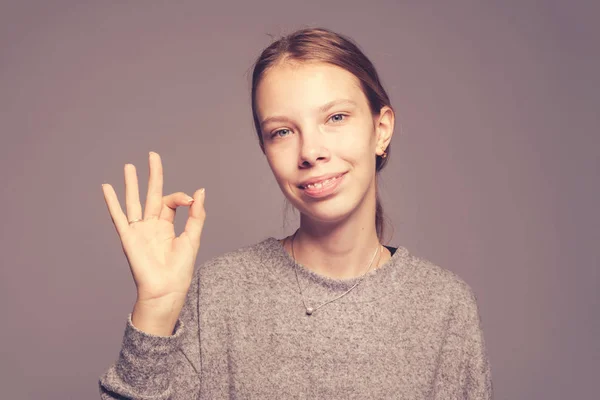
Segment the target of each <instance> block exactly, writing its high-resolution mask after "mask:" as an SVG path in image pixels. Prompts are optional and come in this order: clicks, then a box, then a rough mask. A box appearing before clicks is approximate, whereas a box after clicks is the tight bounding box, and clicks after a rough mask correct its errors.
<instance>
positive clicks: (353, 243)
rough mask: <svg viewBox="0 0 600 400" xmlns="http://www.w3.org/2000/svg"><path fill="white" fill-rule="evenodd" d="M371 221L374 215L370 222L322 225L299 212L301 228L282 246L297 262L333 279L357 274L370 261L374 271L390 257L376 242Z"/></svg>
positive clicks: (366, 267) (364, 269) (372, 221)
mask: <svg viewBox="0 0 600 400" xmlns="http://www.w3.org/2000/svg"><path fill="white" fill-rule="evenodd" d="M374 220H375V215H373V216H372V219H371V218H369V221H370V222H371V223H370V224H366V223H365V224H364V225H363V224H361V223H359V222H358V221H346V222H344V223H342V224H332V225H329V226H324V225H323V224H315V223H314V222H312V221H310V220H309V219H308V218H306V217H305V216H304V215H302V216H301V223H300V228H298V230H297V231H296V233H295V234H294V235H293V236H290V237H287V238H286V239H285V240H284V243H283V245H284V247H285V249H286V251H287V252H288V253H289V254H290V256H292V257H294V258H295V260H296V262H297V263H299V264H302V265H303V266H305V267H306V268H308V269H310V270H311V271H313V272H315V273H318V274H320V275H324V276H327V277H330V278H336V279H348V278H354V277H358V276H361V275H363V274H364V273H365V272H366V271H367V270H368V269H369V265H370V263H371V260H373V261H372V265H371V270H373V269H376V268H377V267H379V266H380V265H382V264H384V263H386V262H387V261H388V260H389V259H390V258H391V254H390V253H389V251H388V250H387V249H386V248H385V247H383V246H382V245H381V244H380V242H379V238H378V237H377V231H376V228H375V224H374ZM292 240H293V243H292ZM292 244H293V251H292ZM374 254H375V258H373V255H374Z"/></svg>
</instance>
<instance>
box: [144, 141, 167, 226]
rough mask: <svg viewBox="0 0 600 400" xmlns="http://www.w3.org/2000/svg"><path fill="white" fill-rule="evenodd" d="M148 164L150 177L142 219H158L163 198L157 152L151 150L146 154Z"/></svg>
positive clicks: (160, 164)
mask: <svg viewBox="0 0 600 400" xmlns="http://www.w3.org/2000/svg"><path fill="white" fill-rule="evenodd" d="M148 165H149V166H150V178H149V181H148V196H147V197H146V208H145V210H144V219H152V218H155V219H158V217H159V215H160V210H161V208H162V199H163V195H162V190H163V168H162V161H161V159H160V156H159V155H158V153H155V152H153V151H151V152H150V153H149V154H148Z"/></svg>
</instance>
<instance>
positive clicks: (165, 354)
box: [99, 271, 200, 400]
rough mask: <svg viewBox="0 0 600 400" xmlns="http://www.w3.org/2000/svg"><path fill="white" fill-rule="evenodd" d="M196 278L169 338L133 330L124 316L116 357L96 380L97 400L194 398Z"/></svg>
mask: <svg viewBox="0 0 600 400" xmlns="http://www.w3.org/2000/svg"><path fill="white" fill-rule="evenodd" d="M197 304H198V274H197V271H196V273H195V274H194V278H193V279H192V284H191V285H190V289H189V290H188V294H187V298H186V302H185V305H184V307H183V309H182V312H181V314H180V316H179V319H178V320H177V323H176V324H175V329H174V331H173V334H172V335H171V336H157V335H153V334H149V333H146V332H143V331H141V330H139V329H137V328H136V327H135V326H134V325H133V323H132V321H131V313H130V314H129V315H128V318H127V322H126V325H125V333H124V335H123V341H122V345H121V351H120V352H119V356H118V358H117V360H116V362H114V363H113V364H112V365H111V366H110V367H109V368H108V370H106V371H105V372H104V374H103V375H102V376H101V377H100V380H99V386H100V398H101V399H104V400H108V399H120V400H124V399H153V400H161V399H179V398H182V399H183V398H194V397H195V393H197V391H198V390H199V385H200V374H199V372H198V371H200V368H199V363H200V361H199V342H198V337H199V332H197V330H198V307H197Z"/></svg>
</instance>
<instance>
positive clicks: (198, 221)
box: [184, 188, 206, 251]
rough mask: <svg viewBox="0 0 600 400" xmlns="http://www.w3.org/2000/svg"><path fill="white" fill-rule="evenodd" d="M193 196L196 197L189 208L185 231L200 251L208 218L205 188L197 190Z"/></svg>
mask: <svg viewBox="0 0 600 400" xmlns="http://www.w3.org/2000/svg"><path fill="white" fill-rule="evenodd" d="M192 197H193V198H194V203H193V204H192V205H191V207H190V208H189V211H188V220H187V222H186V224H185V229H184V233H185V234H186V235H187V236H188V238H189V239H190V242H191V243H192V245H193V246H194V248H195V249H196V251H198V248H200V236H201V235H202V228H203V227H204V221H205V220H206V210H205V209H204V199H205V198H206V191H205V189H204V188H202V189H199V190H197V191H196V192H194V195H193V196H192Z"/></svg>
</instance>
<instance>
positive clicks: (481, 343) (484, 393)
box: [461, 289, 493, 400]
mask: <svg viewBox="0 0 600 400" xmlns="http://www.w3.org/2000/svg"><path fill="white" fill-rule="evenodd" d="M468 300H469V301H468V302H467V304H466V305H467V307H466V314H465V317H466V326H465V332H464V335H465V336H464V349H463V351H464V358H463V363H464V364H463V370H462V376H461V383H462V386H463V393H464V398H465V399H469V400H484V399H485V400H489V399H492V395H493V390H492V377H491V369H490V363H489V359H488V355H487V351H486V347H485V340H484V338H483V329H482V326H481V317H480V315H479V308H478V306H477V299H476V297H475V294H474V293H473V291H472V290H471V289H469V291H468Z"/></svg>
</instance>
